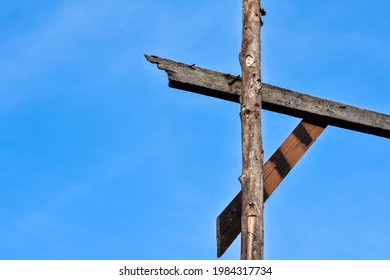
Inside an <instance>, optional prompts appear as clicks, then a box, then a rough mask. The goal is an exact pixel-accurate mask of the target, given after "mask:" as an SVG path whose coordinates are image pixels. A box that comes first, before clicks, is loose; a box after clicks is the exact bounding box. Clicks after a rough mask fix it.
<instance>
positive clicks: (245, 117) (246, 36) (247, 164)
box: [239, 0, 264, 260]
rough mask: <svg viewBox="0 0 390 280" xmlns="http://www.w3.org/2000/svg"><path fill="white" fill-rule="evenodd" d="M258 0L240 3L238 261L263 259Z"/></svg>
mask: <svg viewBox="0 0 390 280" xmlns="http://www.w3.org/2000/svg"><path fill="white" fill-rule="evenodd" d="M260 2H261V1H260V0H243V1H242V7H243V28H242V45H241V51H240V55H239V59H240V64H241V70H242V87H241V99H240V103H241V109H240V117H241V134H242V174H241V176H240V182H241V189H242V215H241V259H242V260H261V259H264V220H263V210H264V184H263V183H264V178H263V177H264V174H263V160H264V152H263V144H262V136H261V102H262V98H261V92H260V89H261V85H262V82H261V70H260V59H261V54H260V50H261V48H260V29H261V25H262V20H261V16H262V13H263V11H262V9H261V3H260Z"/></svg>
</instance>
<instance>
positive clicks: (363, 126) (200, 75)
mask: <svg viewBox="0 0 390 280" xmlns="http://www.w3.org/2000/svg"><path fill="white" fill-rule="evenodd" d="M146 58H147V59H148V60H149V61H150V62H152V63H155V64H157V66H158V68H159V69H161V70H164V71H166V72H167V74H168V80H169V86H170V87H172V88H177V89H182V90H186V91H191V92H195V93H200V94H203V95H207V96H212V97H216V98H220V99H224V100H228V101H233V102H237V103H239V102H240V101H239V100H240V95H241V93H240V92H241V78H240V77H238V76H234V75H231V74H226V73H222V72H216V71H212V70H208V69H204V68H200V67H197V66H191V65H188V64H184V63H180V62H175V61H172V60H168V59H164V58H159V57H156V56H146ZM261 92H262V98H263V100H262V108H263V109H266V110H269V111H273V112H277V113H282V114H287V115H290V116H294V117H297V118H301V119H306V120H308V121H310V122H311V123H314V124H316V123H318V124H328V125H332V126H336V127H340V128H345V129H350V130H354V131H359V132H363V133H368V134H373V135H376V136H380V137H384V138H388V139H389V138H390V116H389V115H387V114H382V113H378V112H374V111H370V110H365V109H361V108H357V107H354V106H349V105H346V104H342V103H339V102H334V101H330V100H326V99H322V98H317V97H313V96H310V95H307V94H303V93H299V92H296V91H292V90H288V89H284V88H281V87H277V86H272V85H269V84H266V83H263V84H262V88H261Z"/></svg>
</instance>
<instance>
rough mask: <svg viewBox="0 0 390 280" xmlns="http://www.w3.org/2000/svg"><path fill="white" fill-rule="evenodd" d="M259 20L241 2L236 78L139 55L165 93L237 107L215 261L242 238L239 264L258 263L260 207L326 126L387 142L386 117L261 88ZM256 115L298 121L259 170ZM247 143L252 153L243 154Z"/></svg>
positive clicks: (255, 5) (253, 0)
mask: <svg viewBox="0 0 390 280" xmlns="http://www.w3.org/2000/svg"><path fill="white" fill-rule="evenodd" d="M264 15H265V11H264V9H262V7H261V5H260V1H259V0H243V43H242V49H241V52H240V63H241V67H242V77H241V76H234V75H231V74H227V73H221V72H216V71H213V70H208V69H204V68H201V67H198V66H196V65H195V64H192V65H189V64H185V63H181V62H176V61H172V60H169V59H165V58H160V57H157V56H149V55H145V57H146V59H147V60H148V61H150V62H151V63H154V64H157V66H158V68H159V69H161V70H164V71H165V72H166V73H167V74H168V81H169V84H168V85H169V86H170V87H172V88H176V89H181V90H185V91H190V92H194V93H199V94H203V95H207V96H211V97H215V98H219V99H223V100H227V101H232V102H236V103H240V104H241V113H240V116H241V126H242V139H243V175H241V177H240V181H241V185H242V191H241V192H239V193H238V194H237V196H236V197H235V198H234V199H233V200H232V201H231V202H230V203H229V205H228V206H227V207H226V208H225V209H224V210H223V211H222V213H221V214H220V215H219V216H218V217H217V256H218V257H221V256H222V255H223V254H224V253H225V251H226V250H227V249H228V248H229V246H230V245H231V244H232V243H233V241H234V240H235V239H236V237H237V236H238V235H239V234H240V233H242V237H241V259H263V258H264V253H263V251H264V249H263V247H264V236H263V231H264V229H263V205H264V202H265V201H266V200H267V199H268V197H269V196H270V195H271V194H272V193H273V192H274V191H275V189H276V188H277V187H278V186H279V184H280V183H281V182H282V181H283V179H284V178H285V177H286V176H287V174H288V173H289V172H290V171H291V170H292V168H293V167H294V166H295V164H296V163H297V162H298V161H299V159H300V158H301V157H302V156H303V155H304V153H305V152H306V151H307V150H308V149H309V148H310V146H311V145H312V144H313V143H314V142H315V141H316V139H317V138H318V137H319V136H320V135H321V133H322V132H323V131H324V130H325V128H326V127H327V126H328V125H330V126H336V127H340V128H344V129H349V130H354V131H358V132H362V133H368V134H373V135H376V136H380V137H384V138H387V139H390V115H386V114H381V113H377V112H373V111H369V110H364V109H361V108H357V107H353V106H350V105H346V104H342V103H339V102H334V101H330V100H326V99H322V98H317V97H314V96H310V95H307V94H303V93H300V92H296V91H292V90H288V89H284V88H281V87H277V86H274V85H269V84H266V83H262V81H261V72H260V27H261V26H262V24H263V22H262V16H264ZM251 36H252V37H251ZM256 39H257V40H256ZM257 45H258V46H257ZM251 71H252V72H251ZM251 91H252V92H251ZM252 105H253V106H252ZM251 106H252V107H251ZM261 109H265V110H269V111H273V112H277V113H281V114H286V115H290V116H293V117H297V118H300V119H302V121H301V122H300V123H299V124H298V126H297V127H296V128H295V129H294V131H292V133H291V134H290V135H289V136H288V137H287V139H286V140H285V141H284V142H283V143H282V145H281V146H280V147H279V148H278V149H277V150H276V151H275V153H274V154H273V155H272V156H271V157H270V159H269V160H268V161H267V162H266V163H265V164H263V160H262V159H263V150H262V144H261V114H260V112H261ZM255 111H256V112H255ZM256 113H257V115H256ZM248 128H249V129H248ZM256 135H257V136H256ZM256 137H258V138H259V139H258V140H259V141H258V142H257V143H256V142H254V143H252V142H251V141H252V140H253V139H252V138H256ZM255 140H256V139H255ZM248 143H249V146H251V145H252V149H251V150H247V151H245V149H246V146H245V145H246V144H248ZM258 143H260V145H258ZM256 145H257V146H256ZM253 147H254V149H253ZM254 151H255V152H254ZM252 159H253V161H256V162H257V163H255V164H261V166H260V167H261V168H260V169H259V170H257V171H256V172H253V170H252V169H254V168H255V167H256V166H255V165H251V164H252V163H253V162H252V163H251V162H250V161H251V160H252ZM248 160H249V163H248ZM246 168H247V169H249V171H250V172H252V173H253V174H252V173H250V172H248V170H246ZM255 173H256V174H255ZM257 173H258V174H257ZM257 175H259V178H260V181H259V182H257V183H255V184H254V185H255V188H254V189H251V188H248V187H247V185H250V184H251V183H252V182H249V183H248V182H247V181H251V180H252V181H256V180H255V179H256V178H255V177H256V176H257ZM252 177H253V178H252Z"/></svg>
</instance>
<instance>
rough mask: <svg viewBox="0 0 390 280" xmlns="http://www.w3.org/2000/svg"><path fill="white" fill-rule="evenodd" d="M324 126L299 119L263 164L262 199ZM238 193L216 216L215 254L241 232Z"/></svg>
mask: <svg viewBox="0 0 390 280" xmlns="http://www.w3.org/2000/svg"><path fill="white" fill-rule="evenodd" d="M325 127H326V125H321V126H319V125H315V124H311V123H309V122H307V121H302V122H300V123H299V125H298V126H297V127H296V128H295V129H294V131H293V132H292V133H291V134H290V135H289V136H288V137H287V139H286V140H285V141H284V142H283V144H282V145H281V146H280V147H279V148H278V149H277V150H276V152H275V153H274V154H273V155H272V156H271V157H270V159H269V160H268V161H267V162H266V163H265V164H264V189H265V194H264V202H265V201H266V200H267V199H268V197H269V196H270V195H271V194H272V193H273V192H274V191H275V189H276V188H277V187H278V186H279V185H280V183H281V182H282V181H283V179H284V178H285V177H286V176H287V174H288V173H289V172H290V171H291V170H292V168H293V167H294V166H295V165H296V163H297V162H298V161H299V160H300V158H301V157H302V156H303V155H304V154H305V152H306V151H307V150H308V149H309V148H310V146H311V145H312V144H313V143H314V142H315V141H316V139H317V138H318V137H319V136H320V135H321V133H322V132H323V131H324V129H325ZM241 205H242V196H241V192H239V193H238V194H237V196H236V197H235V198H234V199H233V200H232V201H231V202H230V203H229V205H228V206H227V207H226V208H225V210H223V211H222V213H221V214H220V215H219V216H218V218H217V256H218V258H219V257H221V256H222V255H223V254H224V253H225V251H226V250H227V249H228V248H229V246H230V245H231V244H232V243H233V241H234V240H235V239H236V238H237V236H238V235H239V234H240V232H241Z"/></svg>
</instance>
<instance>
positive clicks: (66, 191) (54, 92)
mask: <svg viewBox="0 0 390 280" xmlns="http://www.w3.org/2000/svg"><path fill="white" fill-rule="evenodd" d="M263 5H264V7H265V9H266V10H267V16H266V17H265V18H264V21H265V25H264V28H263V33H262V41H263V50H262V54H263V59H262V69H263V80H264V82H267V83H271V84H274V85H278V86H282V87H286V88H289V89H293V90H297V91H300V92H304V93H308V94H311V95H315V96H318V97H322V98H326V99H331V100H334V101H339V102H343V103H346V104H350V105H354V106H358V107H362V108H366V109H370V110H374V111H378V112H382V113H386V114H389V113H390V95H389V87H390V79H389V75H390V53H389V51H388V50H389V48H390V33H389V32H388V30H389V26H390V18H389V17H388V2H387V1H384V0H378V1H375V3H373V2H372V1H367V0H358V1H352V0H343V1H336V0H330V1H326V2H321V1H320V2H318V1H303V0H278V1H263ZM0 23H1V24H0V35H1V41H0V100H1V102H0V127H1V131H2V132H1V137H0V259H215V258H216V242H215V218H216V217H217V216H218V215H219V213H220V212H221V211H222V210H223V209H224V207H225V206H226V205H227V204H228V203H229V202H230V200H231V199H232V198H233V197H234V196H235V194H236V193H237V192H238V191H239V190H240V184H239V181H238V179H237V178H238V176H239V175H240V173H241V143H240V140H241V139H240V122H239V116H238V112H239V106H238V105H237V104H232V103H228V102H226V101H222V100H217V99H213V98H209V97H205V96H200V95H197V94H193V93H186V92H182V91H178V90H174V89H170V88H168V87H167V79H166V75H165V73H163V72H162V71H158V70H157V68H156V67H155V66H154V65H151V64H149V63H148V62H147V61H146V60H145V59H144V57H143V54H145V53H146V54H154V55H159V56H162V57H166V58H170V59H174V60H178V61H183V62H186V63H189V64H192V63H196V64H197V65H199V66H202V67H205V68H210V69H214V70H219V71H223V72H230V73H232V74H239V73H240V67H239V63H238V59H237V57H238V52H239V50H240V44H241V1H233V0H223V1H222V0H214V1H200V0H193V1H178V0H170V1H168V0H166V1H164V0H160V1H157V0H144V1H125V0H111V1H108V0H94V1H92V0H78V1H72V0H70V1H69V0H68V1H57V0H56V1H46V0H43V1H32V0H24V1H9V0H8V1H7V0H0ZM298 123H299V120H298V119H295V118H292V117H288V116H283V115H279V114H275V113H270V112H265V111H264V113H263V134H264V147H265V158H266V159H267V158H268V157H269V156H270V155H271V154H272V153H273V152H274V150H275V149H276V148H277V147H278V146H279V145H280V144H281V143H282V141H283V140H284V139H285V138H286V137H287V136H288V135H289V134H290V132H291V131H292V130H293V129H294V127H295V126H296V125H297V124H298ZM389 147H390V146H389V140H388V139H384V138H380V137H376V136H371V135H365V134H362V133H358V132H352V131H346V130H342V129H339V128H333V127H329V128H327V129H326V131H325V132H324V133H323V135H321V137H320V138H319V140H318V141H317V142H316V143H315V144H314V145H313V146H312V148H311V149H310V150H309V152H308V153H307V154H306V155H305V156H304V158H303V159H302V160H301V161H300V162H299V164H298V165H297V166H296V167H295V168H294V170H293V171H292V172H291V173H290V174H289V175H288V177H287V178H286V179H285V181H284V182H283V183H282V184H281V185H280V187H279V188H278V190H277V191H276V192H275V193H274V194H273V195H272V197H271V198H270V199H269V200H268V201H267V203H266V210H265V226H266V229H265V236H266V240H265V242H266V245H265V256H266V258H267V259H390V235H389V234H388V232H389V231H390V217H389V215H388V213H389V212H390V203H389V201H390V188H389V187H390V183H389V182H390V177H389V176H390V172H389V170H390V169H389V167H390V165H389V161H388V159H389V158H390V149H389ZM239 247H240V245H239V239H238V240H236V242H235V243H234V244H233V246H232V247H231V248H230V249H229V250H228V251H227V253H226V254H225V256H224V257H223V259H238V258H239Z"/></svg>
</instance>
